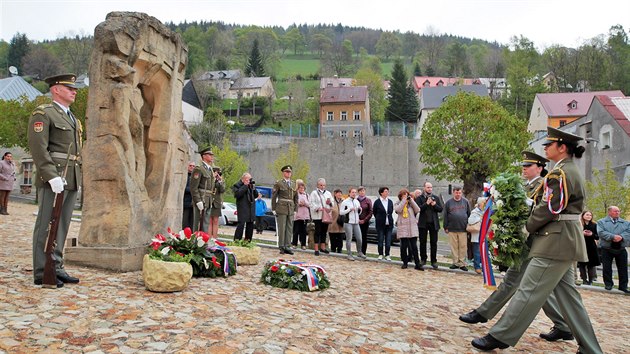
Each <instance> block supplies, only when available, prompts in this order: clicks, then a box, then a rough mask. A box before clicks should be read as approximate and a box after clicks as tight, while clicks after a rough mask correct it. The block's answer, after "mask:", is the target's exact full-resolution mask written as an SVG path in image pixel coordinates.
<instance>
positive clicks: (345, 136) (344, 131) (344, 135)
mask: <svg viewBox="0 0 630 354" xmlns="http://www.w3.org/2000/svg"><path fill="white" fill-rule="evenodd" d="M339 136H340V137H342V138H347V137H348V131H347V130H342V131H340V132H339Z"/></svg>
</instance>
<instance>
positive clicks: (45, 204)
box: [33, 187, 77, 279]
mask: <svg viewBox="0 0 630 354" xmlns="http://www.w3.org/2000/svg"><path fill="white" fill-rule="evenodd" d="M55 196H56V194H55V193H54V192H53V191H52V189H50V187H39V188H37V200H38V205H37V206H38V213H37V218H36V219H35V228H34V229H33V276H34V278H35V279H42V277H43V276H44V265H45V264H46V239H47V238H48V224H49V223H50V217H51V215H52V210H53V203H54V201H55ZM76 200H77V191H71V190H66V191H64V193H63V206H62V208H61V216H60V218H59V228H58V229H57V245H56V246H55V252H54V256H55V270H56V272H57V274H64V273H65V270H63V249H64V246H65V245H66V236H67V235H68V229H69V228H70V220H71V219H72V212H73V210H74V203H75V202H76Z"/></svg>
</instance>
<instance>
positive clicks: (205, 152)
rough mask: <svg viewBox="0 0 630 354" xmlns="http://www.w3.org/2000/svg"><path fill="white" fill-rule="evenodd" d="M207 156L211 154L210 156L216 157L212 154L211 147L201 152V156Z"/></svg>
mask: <svg viewBox="0 0 630 354" xmlns="http://www.w3.org/2000/svg"><path fill="white" fill-rule="evenodd" d="M205 154H210V155H214V152H212V148H211V147H206V148H203V149H201V150H200V151H199V155H205Z"/></svg>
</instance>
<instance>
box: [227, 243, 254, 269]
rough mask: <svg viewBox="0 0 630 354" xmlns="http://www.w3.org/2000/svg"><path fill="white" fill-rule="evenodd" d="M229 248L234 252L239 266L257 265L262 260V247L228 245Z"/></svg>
mask: <svg viewBox="0 0 630 354" xmlns="http://www.w3.org/2000/svg"><path fill="white" fill-rule="evenodd" d="M228 248H229V249H230V250H231V251H232V252H233V253H234V256H235V257H236V261H237V262H238V265H239V266H241V265H255V264H258V262H259V261H260V247H258V246H255V247H253V248H248V247H240V246H228Z"/></svg>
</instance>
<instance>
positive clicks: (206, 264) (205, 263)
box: [203, 257, 210, 269]
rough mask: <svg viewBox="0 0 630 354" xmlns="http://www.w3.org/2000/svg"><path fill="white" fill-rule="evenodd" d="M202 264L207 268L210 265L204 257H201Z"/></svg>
mask: <svg viewBox="0 0 630 354" xmlns="http://www.w3.org/2000/svg"><path fill="white" fill-rule="evenodd" d="M203 266H204V267H205V268H206V269H208V268H209V267H210V265H209V264H208V261H206V258H205V257H204V258H203Z"/></svg>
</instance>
